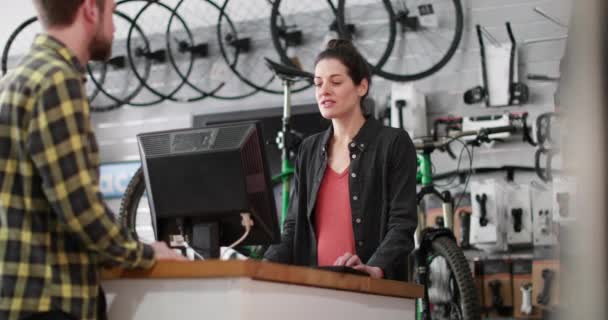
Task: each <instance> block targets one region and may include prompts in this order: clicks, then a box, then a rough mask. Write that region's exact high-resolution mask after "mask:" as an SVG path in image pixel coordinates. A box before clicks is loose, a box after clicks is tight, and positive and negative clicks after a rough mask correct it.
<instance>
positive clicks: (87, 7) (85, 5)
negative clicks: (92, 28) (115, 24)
mask: <svg viewBox="0 0 608 320" xmlns="http://www.w3.org/2000/svg"><path fill="white" fill-rule="evenodd" d="M80 10H81V14H82V15H83V16H84V20H85V21H86V22H88V23H91V24H93V25H97V23H98V21H99V19H100V18H101V12H99V7H98V6H97V0H84V1H83V2H82V6H81V7H80Z"/></svg>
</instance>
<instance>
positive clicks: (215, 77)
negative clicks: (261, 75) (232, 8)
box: [166, 0, 258, 100]
mask: <svg viewBox="0 0 608 320" xmlns="http://www.w3.org/2000/svg"><path fill="white" fill-rule="evenodd" d="M174 11H175V13H177V14H179V15H181V16H182V18H183V19H184V21H185V22H186V23H187V25H188V26H189V28H190V29H191V30H192V35H193V38H194V46H189V45H188V44H187V42H186V41H184V40H183V38H184V36H183V35H180V34H179V32H176V30H175V29H176V28H175V27H174V26H173V25H174V22H173V20H174V19H173V17H172V19H171V20H170V22H169V25H168V26H167V33H166V34H167V47H168V48H169V60H170V62H171V64H172V65H173V67H174V68H175V70H176V72H177V74H178V75H179V76H180V77H183V79H185V81H186V85H187V86H188V87H189V88H190V89H192V90H194V91H196V92H198V93H199V94H201V95H202V94H204V95H205V96H212V97H214V98H218V99H226V100H232V99H241V98H245V97H247V96H250V95H253V94H255V93H257V92H258V90H257V89H252V88H250V87H249V86H247V85H246V84H244V83H243V82H242V81H241V80H240V79H239V78H238V77H235V76H234V73H233V72H232V70H231V69H230V67H229V66H228V65H227V64H226V61H225V59H224V58H223V57H222V54H221V52H220V43H219V41H218V38H217V32H216V31H217V27H218V21H219V20H220V16H221V15H222V14H223V12H222V9H221V8H220V7H219V6H218V5H217V4H215V3H214V2H213V1H209V0H199V1H193V0H188V1H185V0H180V1H179V3H178V4H177V5H176V6H175V8H174ZM201 12H205V14H204V15H201V14H200V13H201ZM222 21H224V22H225V26H226V27H227V28H229V29H230V30H232V31H231V32H232V33H235V31H234V25H233V24H232V21H231V20H230V17H228V16H225V17H223V18H222ZM176 50H177V51H178V52H184V51H185V52H192V53H193V55H194V56H195V59H194V62H193V66H192V72H191V76H190V77H188V78H186V77H185V72H184V71H182V69H185V68H184V66H183V64H181V65H180V64H178V63H176V59H175V55H174V52H176Z"/></svg>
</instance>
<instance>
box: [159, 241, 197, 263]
mask: <svg viewBox="0 0 608 320" xmlns="http://www.w3.org/2000/svg"><path fill="white" fill-rule="evenodd" d="M150 246H152V249H154V258H155V259H156V260H175V261H188V259H186V257H184V256H182V255H181V254H178V253H177V252H175V251H173V250H172V249H171V248H169V247H168V246H167V244H166V243H164V242H162V241H159V242H153V243H151V244H150Z"/></svg>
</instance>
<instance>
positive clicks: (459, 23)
mask: <svg viewBox="0 0 608 320" xmlns="http://www.w3.org/2000/svg"><path fill="white" fill-rule="evenodd" d="M339 1H340V2H339V5H342V6H344V2H345V0H339ZM385 1H387V0H385ZM452 3H453V7H454V11H455V12H454V18H455V24H454V35H453V37H452V38H451V40H450V44H449V46H448V47H447V50H445V53H444V54H443V55H442V56H441V58H440V59H439V60H438V61H437V62H435V63H433V64H432V65H431V66H429V67H427V68H423V69H422V70H421V71H416V72H412V73H409V72H407V73H404V72H400V73H397V72H395V71H388V69H391V70H394V68H391V67H390V66H388V65H387V64H385V65H384V66H383V68H377V69H376V70H374V73H375V74H376V75H378V76H380V77H383V78H385V79H387V80H392V81H414V80H420V79H422V78H425V77H428V76H431V75H433V74H434V73H436V72H437V71H439V70H440V69H442V68H443V67H444V66H445V65H446V64H447V63H448V62H449V61H450V59H451V58H452V57H453V56H454V54H455V53H456V50H457V49H458V46H459V45H460V41H461V40H462V34H463V29H464V15H463V9H462V3H461V1H460V0H452ZM338 12H339V13H342V14H343V12H344V11H343V10H342V11H340V10H338ZM393 13H394V14H395V15H398V13H397V12H393ZM395 19H397V18H396V17H395ZM338 21H339V22H340V23H341V29H344V28H345V27H344V25H343V23H344V20H343V18H341V19H338ZM404 42H405V41H404ZM408 45H410V44H404V46H405V47H407V46H408ZM395 46H397V44H394V46H393V52H392V53H391V57H392V56H394V55H395ZM433 62H434V61H433ZM399 63H400V64H401V65H408V64H406V63H403V61H399Z"/></svg>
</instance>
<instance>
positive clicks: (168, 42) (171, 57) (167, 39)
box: [165, 0, 222, 102]
mask: <svg viewBox="0 0 608 320" xmlns="http://www.w3.org/2000/svg"><path fill="white" fill-rule="evenodd" d="M184 1H185V0H180V1H179V2H178V3H177V5H175V7H174V8H173V12H172V13H171V18H169V22H168V23H167V30H166V31H165V45H166V47H167V52H168V54H169V62H170V63H171V66H172V67H173V69H174V70H175V72H176V73H177V76H178V77H179V78H180V79H182V81H184V82H185V83H186V86H188V87H189V88H191V89H192V90H194V91H195V92H197V93H198V94H199V96H196V97H194V98H188V99H186V102H194V101H200V100H202V99H204V98H206V97H209V96H212V95H213V94H214V93H216V92H217V91H219V90H220V89H221V87H222V84H219V85H218V87H217V88H214V89H211V90H210V91H206V90H203V89H201V88H199V87H197V86H195V85H194V84H193V83H192V82H191V81H190V80H189V79H188V78H189V77H188V75H184V74H183V73H182V72H181V70H180V68H179V66H178V65H177V61H176V59H175V56H174V54H173V50H172V46H171V26H172V25H173V20H174V19H175V17H176V15H177V11H178V10H179V8H180V7H181V6H182V4H183V3H184ZM206 2H207V3H208V4H209V5H211V6H213V7H215V8H218V10H219V7H218V6H217V5H216V4H215V3H214V2H211V1H206ZM182 21H184V22H185V20H182ZM186 32H188V33H189V35H190V36H191V37H192V32H191V31H190V30H187V31H186ZM192 42H193V44H194V39H193V38H192ZM191 57H193V54H192V53H191ZM193 68H194V59H192V60H191V63H190V66H189V68H188V71H187V73H188V74H190V73H192V70H193Z"/></svg>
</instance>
